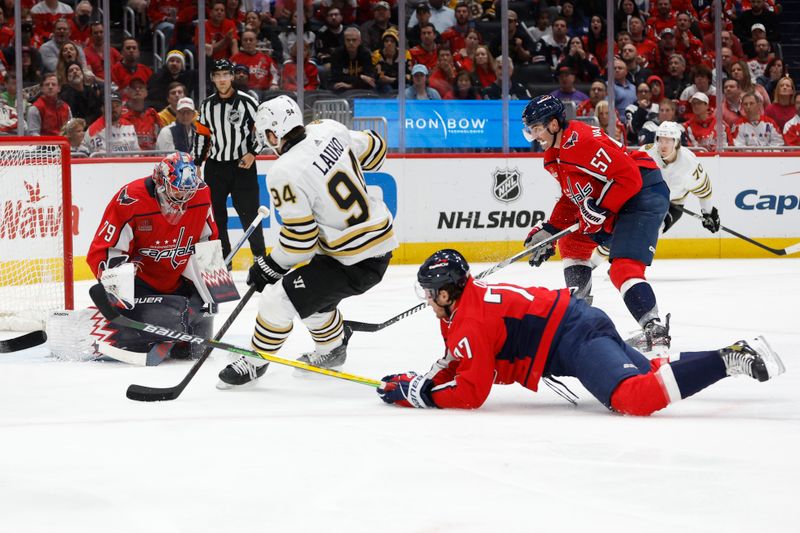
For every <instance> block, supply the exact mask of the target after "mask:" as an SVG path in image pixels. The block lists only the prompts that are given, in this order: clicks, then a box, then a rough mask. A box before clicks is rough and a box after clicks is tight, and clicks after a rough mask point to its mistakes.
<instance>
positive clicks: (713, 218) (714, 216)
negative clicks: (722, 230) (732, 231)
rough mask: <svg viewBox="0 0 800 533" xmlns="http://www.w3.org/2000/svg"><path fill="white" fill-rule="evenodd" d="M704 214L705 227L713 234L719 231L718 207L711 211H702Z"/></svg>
mask: <svg viewBox="0 0 800 533" xmlns="http://www.w3.org/2000/svg"><path fill="white" fill-rule="evenodd" d="M700 212H701V213H702V214H703V227H704V228H706V229H707V230H708V231H710V232H711V233H716V232H718V231H719V212H717V208H716V207H712V208H711V211H710V212H709V211H703V210H701V211H700Z"/></svg>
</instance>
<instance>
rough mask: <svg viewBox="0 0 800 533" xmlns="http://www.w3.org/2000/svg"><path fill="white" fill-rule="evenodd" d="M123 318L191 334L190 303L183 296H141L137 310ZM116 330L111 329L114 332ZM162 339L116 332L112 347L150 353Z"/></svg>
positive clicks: (138, 299) (120, 331) (147, 334)
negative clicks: (153, 346) (189, 329)
mask: <svg viewBox="0 0 800 533" xmlns="http://www.w3.org/2000/svg"><path fill="white" fill-rule="evenodd" d="M121 314H123V315H125V316H127V317H129V318H131V319H133V320H137V321H139V322H147V323H150V324H157V325H159V326H164V327H166V328H170V329H174V330H176V331H180V332H188V328H189V301H188V300H187V299H186V298H185V297H183V296H176V295H172V294H163V295H153V296H142V297H138V298H136V306H135V307H134V308H133V309H131V310H129V311H122V313H121ZM111 327H113V326H109V328H111ZM162 340H163V339H162V338H161V337H158V336H155V335H151V334H149V333H144V332H141V331H137V330H134V329H130V328H122V329H116V331H115V333H114V335H113V336H112V337H111V339H110V344H113V345H114V346H116V347H117V348H122V349H124V350H130V351H135V352H147V351H149V350H150V348H151V347H152V345H153V344H156V343H160V342H161V341H162Z"/></svg>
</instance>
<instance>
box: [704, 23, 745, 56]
mask: <svg viewBox="0 0 800 533" xmlns="http://www.w3.org/2000/svg"><path fill="white" fill-rule="evenodd" d="M720 39H721V40H722V46H723V47H727V48H730V49H731V52H732V54H733V55H734V56H736V57H737V59H738V58H740V57H744V50H743V49H742V42H741V41H740V40H739V38H738V37H737V36H736V35H734V34H733V33H731V32H729V31H728V30H722V32H721V33H720ZM703 48H704V49H705V50H706V51H707V52H713V51H714V49H715V44H714V32H713V31H711V32H710V33H707V34H705V35H704V36H703Z"/></svg>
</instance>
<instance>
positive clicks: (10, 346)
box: [0, 330, 47, 353]
mask: <svg viewBox="0 0 800 533" xmlns="http://www.w3.org/2000/svg"><path fill="white" fill-rule="evenodd" d="M45 341H47V334H46V333H45V332H44V331H41V330H39V331H31V332H30V333H26V334H25V335H20V336H19V337H14V338H13V339H4V340H0V353H11V352H18V351H20V350H27V349H28V348H33V347H34V346H39V345H40V344H44V343H45Z"/></svg>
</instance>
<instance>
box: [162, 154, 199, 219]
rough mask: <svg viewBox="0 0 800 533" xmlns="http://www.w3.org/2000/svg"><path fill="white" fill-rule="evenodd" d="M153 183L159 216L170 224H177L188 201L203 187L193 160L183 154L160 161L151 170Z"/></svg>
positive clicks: (173, 155)
mask: <svg viewBox="0 0 800 533" xmlns="http://www.w3.org/2000/svg"><path fill="white" fill-rule="evenodd" d="M153 182H154V183H155V189H156V198H157V199H158V203H159V205H160V206H161V214H163V215H164V218H166V219H167V222H169V223H170V224H177V223H178V221H179V220H180V218H181V217H182V216H183V214H184V213H185V212H186V205H187V204H188V203H189V200H191V199H192V198H194V195H195V193H197V190H198V189H199V188H200V187H201V186H203V182H202V180H201V179H200V178H199V177H198V175H197V167H195V165H194V158H193V157H192V156H191V155H189V154H187V153H185V152H175V153H174V154H170V155H168V156H167V157H165V158H164V159H162V160H161V162H160V163H158V164H157V165H156V167H155V169H154V170H153Z"/></svg>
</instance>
